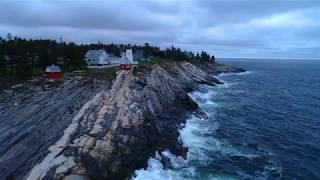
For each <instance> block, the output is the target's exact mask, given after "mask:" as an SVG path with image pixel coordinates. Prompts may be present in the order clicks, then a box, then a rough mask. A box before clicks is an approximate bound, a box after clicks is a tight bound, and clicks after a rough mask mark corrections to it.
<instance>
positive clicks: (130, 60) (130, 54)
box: [126, 49, 133, 63]
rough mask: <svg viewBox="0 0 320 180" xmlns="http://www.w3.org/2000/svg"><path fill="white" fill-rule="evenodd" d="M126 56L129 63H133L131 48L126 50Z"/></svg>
mask: <svg viewBox="0 0 320 180" xmlns="http://www.w3.org/2000/svg"><path fill="white" fill-rule="evenodd" d="M126 58H127V59H128V60H129V62H130V63H133V55H132V49H127V50H126Z"/></svg>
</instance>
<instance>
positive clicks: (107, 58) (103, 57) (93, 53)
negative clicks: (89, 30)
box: [84, 49, 136, 67]
mask: <svg viewBox="0 0 320 180" xmlns="http://www.w3.org/2000/svg"><path fill="white" fill-rule="evenodd" d="M84 60H85V61H86V63H87V65H88V67H95V66H117V65H121V64H136V63H135V62H134V61H133V55H132V49H127V50H126V51H123V52H121V57H118V56H115V55H113V54H108V53H107V52H106V51H105V50H104V49H100V50H89V51H88V52H87V53H86V54H85V57H84Z"/></svg>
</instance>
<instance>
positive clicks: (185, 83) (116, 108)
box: [27, 62, 243, 180]
mask: <svg viewBox="0 0 320 180" xmlns="http://www.w3.org/2000/svg"><path fill="white" fill-rule="evenodd" d="M242 71H243V70H241V69H237V68H233V67H230V66H226V65H222V64H217V63H206V64H205V65H204V64H202V65H201V66H200V65H197V64H195V63H192V64H191V63H188V62H170V63H165V64H160V65H157V64H155V65H149V66H144V65H139V66H138V67H134V68H133V69H132V70H130V71H120V72H118V74H117V77H116V79H115V80H114V82H113V85H112V88H111V89H110V90H105V91H102V92H100V93H98V94H97V95H96V96H95V97H94V98H93V99H92V100H90V101H89V102H87V103H86V104H85V105H84V106H83V107H82V108H81V109H80V110H79V113H78V114H77V115H76V117H74V119H73V121H72V123H71V124H70V126H69V127H68V128H67V129H66V130H65V131H64V135H63V137H62V138H61V139H60V140H59V141H58V142H56V144H55V145H53V146H51V147H50V148H49V153H48V155H47V156H46V157H44V158H43V159H42V160H41V161H40V162H39V164H37V165H36V166H35V167H34V168H33V169H32V170H31V172H30V173H29V174H28V175H27V179H32V180H35V179H128V178H129V177H130V176H131V175H132V173H133V172H134V170H136V169H140V168H143V167H145V166H146V165H147V160H148V158H149V157H150V156H153V155H154V154H155V152H156V151H163V150H167V149H168V150H170V151H171V152H172V153H173V154H175V155H180V156H185V155H186V152H187V149H186V148H184V147H183V146H182V144H181V142H179V140H178V137H179V127H180V126H181V125H182V124H184V123H185V120H186V119H187V116H188V115H189V114H190V113H193V112H195V111H197V109H198V106H197V104H196V103H195V102H194V101H193V100H192V99H191V98H190V97H189V96H188V92H189V91H192V90H195V89H196V88H197V85H198V84H208V85H211V86H214V85H216V84H219V83H221V82H220V81H219V80H217V79H215V78H214V77H213V76H212V75H213V74H217V73H221V72H242Z"/></svg>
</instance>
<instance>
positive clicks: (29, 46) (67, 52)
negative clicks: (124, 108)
mask: <svg viewBox="0 0 320 180" xmlns="http://www.w3.org/2000/svg"><path fill="white" fill-rule="evenodd" d="M127 48H131V49H132V50H133V53H134V54H135V53H136V52H138V51H139V52H141V53H142V54H143V57H144V58H148V57H152V58H161V59H167V60H174V61H184V60H199V61H208V60H214V56H212V57H210V55H209V54H208V53H206V52H205V51H203V52H201V53H200V54H199V53H196V54H195V53H193V52H189V51H182V50H181V49H180V48H176V47H174V46H172V47H170V48H167V49H165V50H161V49H160V48H159V47H156V46H151V45H149V44H148V43H145V44H144V45H143V46H138V45H130V44H126V45H124V44H103V43H101V42H98V43H96V44H76V43H74V42H65V41H62V40H60V41H56V40H50V39H24V38H20V37H16V36H15V37H12V35H11V34H8V35H7V37H0V77H1V76H2V77H3V76H16V77H18V78H20V79H25V78H28V77H30V76H32V75H37V74H41V73H43V72H44V69H45V67H46V66H48V65H52V64H55V65H59V66H60V67H62V69H63V71H64V72H69V71H73V70H80V69H85V62H84V55H85V53H86V52H87V51H88V50H92V49H105V50H106V51H107V52H108V53H112V54H114V55H117V56H120V52H121V50H124V49H127Z"/></svg>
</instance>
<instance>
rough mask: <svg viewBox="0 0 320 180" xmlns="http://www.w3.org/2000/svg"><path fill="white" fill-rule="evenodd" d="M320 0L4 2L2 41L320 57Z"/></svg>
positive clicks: (224, 54) (0, 4) (0, 24)
mask: <svg viewBox="0 0 320 180" xmlns="http://www.w3.org/2000/svg"><path fill="white" fill-rule="evenodd" d="M319 29H320V1H316V0H314V1H308V0H307V1H301V0H282V1H279V0H235V1H231V0H201V1H200V0H198V1H197V0H135V1H133V0H79V1H72V0H29V1H26V0H25V1H23V0H10V1H9V0H2V1H0V36H6V34H7V33H11V34H13V35H16V36H22V37H25V38H51V39H59V38H60V37H62V38H63V39H64V40H67V41H75V42H78V43H95V42H97V41H102V42H104V43H111V42H114V43H132V44H133V43H135V44H143V43H144V42H149V43H151V44H154V45H158V46H161V47H167V46H170V45H171V44H175V45H177V46H180V47H182V48H184V49H188V50H193V51H200V50H206V51H208V52H210V53H212V54H215V55H216V56H217V57H268V58H320V55H319V53H318V51H319V50H320V31H319Z"/></svg>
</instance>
